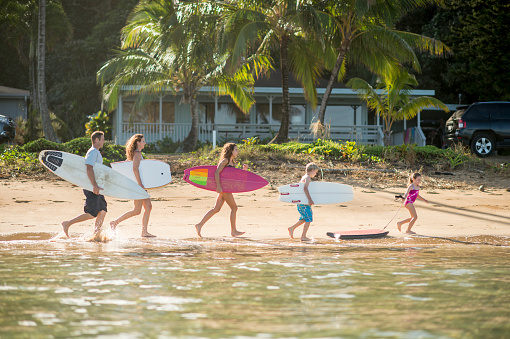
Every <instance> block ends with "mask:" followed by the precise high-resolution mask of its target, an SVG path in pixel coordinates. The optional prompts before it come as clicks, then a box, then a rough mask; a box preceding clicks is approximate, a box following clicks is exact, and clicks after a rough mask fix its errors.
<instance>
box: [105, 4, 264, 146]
mask: <svg viewBox="0 0 510 339" xmlns="http://www.w3.org/2000/svg"><path fill="white" fill-rule="evenodd" d="M220 15H221V12H220V11H219V8H218V7H216V6H209V5H208V4H201V3H178V2H172V1H165V0H146V1H142V2H140V4H139V5H138V6H137V7H136V8H135V9H134V11H133V12H132V14H131V15H130V17H129V19H128V23H127V25H126V26H125V27H124V29H123V35H122V45H121V48H122V49H121V50H120V51H118V52H117V55H116V56H115V57H114V58H112V59H110V60H109V61H108V62H107V63H106V64H105V65H104V66H103V67H102V68H101V69H100V70H99V72H98V81H99V82H100V84H101V85H103V86H104V91H103V95H104V98H105V100H106V101H107V102H108V103H109V107H110V108H114V107H115V106H116V105H117V101H118V98H119V95H120V94H121V91H122V94H123V95H137V94H139V95H138V96H137V105H136V107H141V106H143V105H144V104H145V103H146V102H147V101H148V100H149V99H150V98H152V97H154V95H157V94H160V95H164V94H165V93H166V91H171V92H172V93H174V94H175V93H182V102H183V103H185V104H188V105H189V106H190V111H191V131H190V132H189V134H188V136H187V137H186V138H185V139H184V140H183V142H182V143H181V144H180V146H179V148H178V150H177V151H178V152H189V151H192V150H194V149H195V147H196V144H197V140H198V121H199V117H198V107H197V104H198V103H197V101H196V97H197V95H198V93H199V90H200V89H201V88H203V87H204V86H211V87H212V88H213V89H215V90H216V91H217V94H218V95H224V94H228V95H230V96H231V98H232V99H233V100H234V102H235V103H236V104H237V106H238V107H239V108H240V109H241V110H242V111H243V112H245V113H246V112H248V110H249V109H250V107H251V105H252V104H253V102H254V99H253V97H252V95H251V88H252V85H253V83H254V76H253V73H252V70H253V69H254V70H255V73H256V72H258V71H260V70H261V69H263V68H267V67H269V66H270V65H269V63H268V60H267V58H264V57H258V56H255V57H249V58H246V59H245V60H244V61H243V62H242V63H240V64H238V65H237V67H235V68H233V69H232V71H231V72H228V73H227V72H225V71H224V69H225V67H226V63H227V60H228V59H229V57H230V55H229V54H228V52H223V53H222V52H221V51H220V50H219V49H218V46H219V40H218V39H219V38H218V34H217V23H218V19H219V16H220Z"/></svg>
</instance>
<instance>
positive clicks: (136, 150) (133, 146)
mask: <svg viewBox="0 0 510 339" xmlns="http://www.w3.org/2000/svg"><path fill="white" fill-rule="evenodd" d="M145 145H146V143H145V137H144V136H143V134H135V135H133V136H132V137H131V138H129V140H128V141H127V143H126V158H127V160H128V161H133V172H134V174H135V178H136V181H137V182H138V185H140V186H141V187H142V188H145V187H144V186H143V183H142V179H141V178H140V171H139V167H140V162H141V161H142V160H143V156H142V150H143V148H144V147H145ZM142 206H143V209H144V212H143V217H142V237H145V238H152V237H155V235H153V234H150V233H149V232H148V231H147V226H148V224H149V217H150V214H151V210H152V203H151V199H150V198H147V199H143V200H134V207H133V209H132V210H131V211H128V212H126V213H124V214H122V215H121V216H120V217H118V218H117V219H115V220H114V221H112V222H110V227H111V228H112V230H115V228H116V227H117V225H118V224H120V223H121V222H122V221H124V220H126V219H128V218H131V217H134V216H136V215H139V214H140V213H141V212H142Z"/></svg>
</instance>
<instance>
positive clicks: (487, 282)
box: [0, 233, 510, 338]
mask: <svg viewBox="0 0 510 339" xmlns="http://www.w3.org/2000/svg"><path fill="white" fill-rule="evenodd" d="M50 237H51V235H50V234H45V233H38V234H36V233H33V234H32V233H25V234H15V235H9V236H0V337H1V338H510V274H509V272H510V260H509V259H510V256H509V255H510V238H509V237H488V236H484V237H469V238H466V237H462V238H422V237H410V238H392V237H386V238H383V239H366V240H351V241H334V240H333V239H332V240H327V239H321V240H320V241H318V242H317V243H312V244H302V243H300V242H298V241H290V240H286V239H285V240H284V239H280V240H267V241H258V240H250V239H229V238H218V239H203V240H197V239H190V240H188V241H186V240H165V239H121V238H119V239H114V240H113V241H111V242H108V243H89V242H85V241H79V240H76V239H71V240H68V239H64V240H61V241H57V242H48V239H49V238H50Z"/></svg>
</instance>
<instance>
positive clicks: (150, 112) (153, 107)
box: [122, 101, 175, 123]
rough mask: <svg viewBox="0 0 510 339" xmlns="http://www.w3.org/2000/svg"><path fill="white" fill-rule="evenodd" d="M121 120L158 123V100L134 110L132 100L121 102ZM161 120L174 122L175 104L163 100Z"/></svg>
mask: <svg viewBox="0 0 510 339" xmlns="http://www.w3.org/2000/svg"><path fill="white" fill-rule="evenodd" d="M122 121H123V122H134V123H159V102H151V103H149V104H147V105H145V106H144V107H143V108H142V109H141V110H137V111H136V110H135V103H134V102H129V101H128V102H125V101H124V102H123V103H122ZM162 121H163V122H164V123H174V122H175V104H174V103H173V102H163V111H162Z"/></svg>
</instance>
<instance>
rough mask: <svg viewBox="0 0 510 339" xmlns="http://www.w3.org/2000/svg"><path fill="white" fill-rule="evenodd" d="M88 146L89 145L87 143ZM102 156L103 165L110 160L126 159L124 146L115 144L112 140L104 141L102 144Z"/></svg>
mask: <svg viewBox="0 0 510 339" xmlns="http://www.w3.org/2000/svg"><path fill="white" fill-rule="evenodd" d="M89 148H90V145H89ZM102 153H103V157H104V158H105V159H104V160H106V159H108V162H107V161H104V163H105V165H106V164H109V163H110V162H115V161H121V160H125V159H126V146H122V145H115V144H114V143H113V142H112V141H109V140H108V141H106V142H105V143H104V145H103V152H102Z"/></svg>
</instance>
